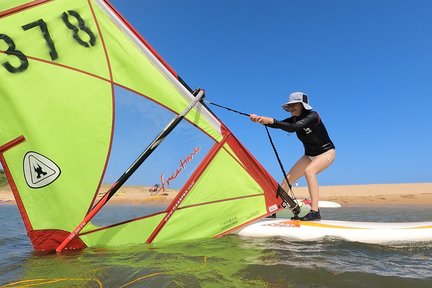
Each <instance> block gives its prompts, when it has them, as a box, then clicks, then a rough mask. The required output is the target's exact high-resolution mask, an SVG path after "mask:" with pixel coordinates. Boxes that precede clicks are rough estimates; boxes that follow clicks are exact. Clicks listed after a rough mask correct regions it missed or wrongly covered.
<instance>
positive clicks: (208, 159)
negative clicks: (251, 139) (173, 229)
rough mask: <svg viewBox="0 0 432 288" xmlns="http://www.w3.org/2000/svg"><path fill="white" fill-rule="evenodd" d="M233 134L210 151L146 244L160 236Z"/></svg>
mask: <svg viewBox="0 0 432 288" xmlns="http://www.w3.org/2000/svg"><path fill="white" fill-rule="evenodd" d="M230 136H231V134H227V135H225V137H224V138H223V139H222V140H221V142H219V143H216V144H215V145H214V146H213V147H212V149H211V150H210V151H209V153H208V154H207V156H206V157H205V158H204V159H203V160H202V162H201V164H200V165H199V166H198V168H197V169H196V171H195V172H194V174H192V176H191V177H190V178H189V180H188V181H187V182H186V184H185V185H184V186H183V188H182V190H181V191H180V192H179V193H178V194H177V196H176V198H174V200H173V201H172V202H171V204H170V205H169V206H168V208H167V210H166V211H167V215H165V217H164V218H163V219H162V220H161V222H160V223H159V225H158V226H157V227H156V229H155V230H154V231H153V233H152V234H151V235H150V237H149V238H148V239H147V241H146V243H151V242H152V241H153V240H154V239H155V238H156V236H157V235H158V234H159V232H160V231H161V230H162V229H163V227H164V226H165V224H166V223H167V222H168V221H169V220H170V219H171V216H172V215H173V214H174V212H175V211H176V210H177V208H178V207H179V206H180V204H181V203H182V202H183V200H184V199H185V198H186V196H187V195H188V194H189V191H190V190H191V189H192V187H193V186H194V185H195V183H196V180H197V179H198V178H199V177H200V176H201V174H202V173H203V172H204V170H205V169H206V168H207V167H208V165H209V164H210V162H211V160H212V159H213V158H214V157H215V156H216V155H217V153H218V152H219V151H220V149H221V148H222V147H223V145H224V144H225V142H226V141H227V140H228V139H229V137H230Z"/></svg>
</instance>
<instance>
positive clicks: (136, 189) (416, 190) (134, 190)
mask: <svg viewBox="0 0 432 288" xmlns="http://www.w3.org/2000/svg"><path fill="white" fill-rule="evenodd" d="M108 188H109V186H103V187H101V189H100V192H99V197H101V196H102V195H103V194H104V193H105V191H107V190H108ZM293 191H294V194H295V196H296V197H297V198H308V197H309V195H308V191H307V188H306V187H294V188H293ZM176 194H177V191H176V190H170V189H168V190H166V191H165V192H161V191H159V192H157V193H151V192H149V187H145V186H126V187H123V188H121V189H120V190H119V191H118V192H117V194H116V195H115V196H114V197H113V198H112V199H111V200H110V203H112V204H114V203H116V204H144V203H145V204H149V205H152V204H154V205H159V204H163V203H165V204H168V203H170V202H171V201H172V199H174V197H175V196H176ZM320 200H328V201H335V202H338V203H340V204H341V205H343V206H363V205H364V206H389V205H393V206H401V205H431V204H432V183H403V184H369V185H349V186H343V185H341V186H321V187H320ZM0 203H2V204H14V203H15V199H14V197H13V194H12V192H11V190H10V188H9V186H4V187H2V188H0Z"/></svg>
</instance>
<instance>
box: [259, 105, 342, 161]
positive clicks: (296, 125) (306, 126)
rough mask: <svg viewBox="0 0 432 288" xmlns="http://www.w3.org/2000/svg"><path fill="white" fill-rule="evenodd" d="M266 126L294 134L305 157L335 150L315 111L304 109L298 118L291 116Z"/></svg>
mask: <svg viewBox="0 0 432 288" xmlns="http://www.w3.org/2000/svg"><path fill="white" fill-rule="evenodd" d="M267 126H268V127H272V128H279V129H282V130H284V131H287V132H296V134H297V138H298V139H300V141H301V142H302V143H303V146H304V148H305V155H307V156H317V155H320V154H322V153H324V152H326V151H328V150H330V149H334V148H335V146H334V144H333V142H332V141H331V140H330V137H329V135H328V133H327V129H326V128H325V126H324V123H323V122H322V121H321V119H320V116H319V114H318V113H317V112H315V111H311V110H306V109H304V110H303V113H302V114H301V115H300V116H298V117H295V116H292V117H290V118H287V119H285V120H282V121H278V120H276V119H274V124H269V125H267Z"/></svg>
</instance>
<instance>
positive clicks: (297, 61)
mask: <svg viewBox="0 0 432 288" xmlns="http://www.w3.org/2000/svg"><path fill="white" fill-rule="evenodd" d="M111 2H112V3H113V5H114V6H115V7H116V8H117V9H118V10H119V11H120V12H121V13H122V14H123V15H124V16H125V17H126V19H128V21H129V22H130V23H131V24H132V25H133V26H134V27H135V28H136V29H137V30H138V31H139V32H140V33H141V34H142V35H143V36H144V38H146V39H147V40H148V41H149V42H150V43H151V44H152V46H153V47H154V48H155V49H156V50H157V51H158V52H159V54H161V56H162V57H163V58H164V59H165V60H166V61H167V62H168V63H169V64H170V65H171V66H172V67H173V68H174V69H175V70H176V71H177V72H178V73H179V74H180V75H181V77H182V78H183V79H184V80H185V81H186V82H187V83H188V84H189V85H190V86H191V87H193V88H196V87H201V88H204V89H205V90H206V91H207V94H206V95H207V100H209V101H212V102H216V103H219V104H222V105H225V106H230V107H232V108H235V109H238V110H241V111H244V112H247V113H256V114H262V115H267V116H272V117H274V118H276V119H283V118H286V117H288V114H287V113H286V112H285V111H283V110H282V109H281V108H280V104H282V103H283V102H285V101H286V100H287V97H288V94H289V93H291V92H293V91H304V92H306V93H307V94H308V95H309V97H310V102H311V105H312V106H313V107H314V109H315V110H316V111H318V112H319V113H320V114H321V117H322V119H323V121H324V123H325V124H326V126H327V129H328V131H329V134H330V137H331V138H332V140H333V141H334V143H335V145H336V148H337V158H336V161H335V162H334V164H333V165H332V166H331V167H330V168H329V169H328V170H326V171H325V172H323V173H322V174H321V175H320V176H319V181H320V183H321V184H322V185H345V184H372V183H407V182H431V181H432V152H431V151H432V150H431V147H432V136H431V135H432V133H431V127H430V125H431V124H432V120H431V117H430V112H429V110H430V108H429V107H430V105H431V103H432V100H431V99H432V17H431V14H430V12H431V11H432V2H431V1H427V0H415V1H408V0H406V1H402V0H388V1H387V0H380V1H371V0H361V1H355V0H351V1H345V0H328V1H318V0H314V1H312V0H309V1H308V0H306V1H292V0H265V1H258V0H256V1H251V0H217V1H216V0H207V1H198V0H183V1H174V0H169V1H167V0H165V1H138V0H136V1H123V0H122V1H120V0H113V1H111ZM212 110H213V111H214V112H215V113H216V114H217V115H218V116H219V117H220V118H221V119H222V121H223V122H224V123H225V124H226V125H227V126H228V127H229V128H230V129H231V130H232V131H233V132H234V134H235V135H237V137H238V138H239V139H240V141H241V142H242V143H243V144H244V145H245V146H246V147H247V148H248V149H249V150H250V151H251V152H252V153H253V154H254V155H255V156H256V158H257V159H258V160H259V161H260V162H261V163H262V164H263V165H264V166H265V167H266V168H267V169H268V171H269V172H270V173H271V174H272V175H273V176H274V177H275V178H276V179H278V180H279V179H281V176H282V175H281V172H280V169H279V167H278V164H277V162H276V159H275V157H274V154H273V152H272V150H271V147H270V144H269V142H268V140H267V138H266V134H265V130H264V128H263V127H261V126H260V125H258V124H254V123H252V122H250V121H249V120H248V119H247V118H246V117H244V116H239V115H237V114H233V113H231V112H227V111H224V110H220V109H219V108H216V107H214V108H212ZM271 132H272V136H273V137H274V141H275V143H276V146H277V148H278V151H279V153H280V155H281V158H282V159H283V162H284V165H285V169H286V170H288V169H289V168H290V166H291V165H292V164H293V163H294V162H295V161H296V160H297V159H298V158H299V157H300V156H301V155H302V154H303V148H302V145H301V143H300V142H299V140H298V139H297V138H296V136H295V135H294V134H292V135H288V134H287V133H285V132H283V131H281V130H271ZM299 183H300V185H304V181H300V182H299Z"/></svg>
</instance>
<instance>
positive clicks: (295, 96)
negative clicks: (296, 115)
mask: <svg viewBox="0 0 432 288" xmlns="http://www.w3.org/2000/svg"><path fill="white" fill-rule="evenodd" d="M293 103H302V104H303V107H304V108H305V109H306V110H312V109H313V108H312V107H311V106H310V105H309V100H308V96H307V95H306V94H304V93H303V92H294V93H291V94H290V95H289V97H288V102H287V103H285V104H283V105H282V108H283V109H284V110H285V111H288V112H289V110H288V105H289V104H293Z"/></svg>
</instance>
